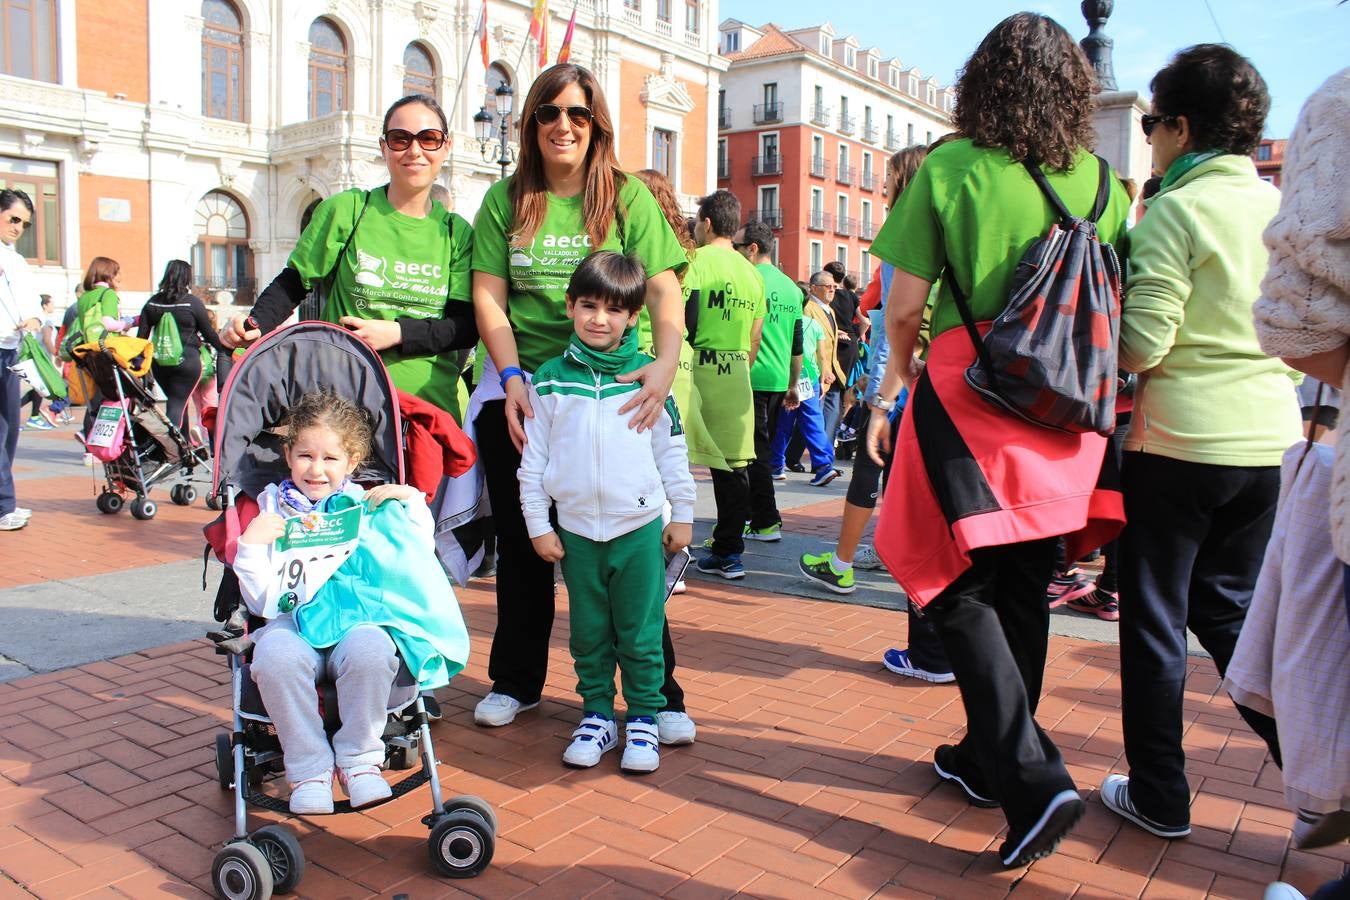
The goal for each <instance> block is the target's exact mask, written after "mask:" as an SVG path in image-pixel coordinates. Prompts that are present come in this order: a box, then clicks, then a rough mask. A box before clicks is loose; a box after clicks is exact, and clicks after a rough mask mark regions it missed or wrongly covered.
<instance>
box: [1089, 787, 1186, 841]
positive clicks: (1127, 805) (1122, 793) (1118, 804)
mask: <svg viewBox="0 0 1350 900" xmlns="http://www.w3.org/2000/svg"><path fill="white" fill-rule="evenodd" d="M1102 803H1104V804H1106V808H1107V809H1109V810H1111V812H1113V813H1115V814H1116V815H1118V816H1120V817H1121V818H1122V819H1129V820H1130V821H1131V822H1133V823H1134V824H1136V825H1138V826H1139V827H1140V828H1142V829H1144V830H1145V831H1147V832H1148V833H1149V834H1153V835H1157V836H1158V837H1160V838H1167V839H1169V840H1172V839H1174V838H1183V837H1185V836H1186V835H1188V834H1190V833H1191V826H1190V825H1164V824H1162V823H1161V822H1155V821H1153V820H1152V819H1150V818H1149V817H1148V816H1146V815H1144V814H1143V813H1141V812H1140V811H1139V810H1137V809H1135V806H1134V801H1133V800H1131V799H1130V779H1129V776H1126V775H1107V776H1106V780H1105V781H1103V782H1102Z"/></svg>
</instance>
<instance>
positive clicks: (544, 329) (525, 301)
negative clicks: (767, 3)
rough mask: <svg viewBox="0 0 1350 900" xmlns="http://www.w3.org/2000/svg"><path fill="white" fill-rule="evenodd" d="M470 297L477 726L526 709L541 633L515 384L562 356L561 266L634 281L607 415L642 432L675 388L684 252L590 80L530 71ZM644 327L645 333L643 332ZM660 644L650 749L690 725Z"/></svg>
mask: <svg viewBox="0 0 1350 900" xmlns="http://www.w3.org/2000/svg"><path fill="white" fill-rule="evenodd" d="M474 233H475V244H474V255H473V269H474V272H473V301H474V309H475V312H476V313H477V316H478V331H479V333H480V334H481V335H482V337H483V343H484V344H485V345H486V347H487V351H488V357H489V358H488V359H487V360H486V361H485V365H484V370H483V377H482V379H481V380H480V381H479V384H478V388H477V390H476V392H475V397H474V402H475V405H478V404H481V411H480V412H479V413H478V415H477V417H476V419H475V424H476V430H477V441H478V448H479V459H481V460H482V462H483V466H484V470H485V473H486V476H487V490H488V496H489V498H490V499H491V501H492V510H493V519H494V523H495V525H496V529H497V630H496V633H495V634H494V636H493V640H492V655H491V658H490V660H489V663H488V675H489V676H490V677H491V679H492V687H491V690H490V691H489V693H488V695H487V696H486V697H484V698H483V700H482V701H481V702H479V704H478V706H477V708H476V709H475V710H474V719H475V721H477V722H478V724H480V725H505V724H507V723H509V722H511V721H512V720H513V719H514V718H515V717H516V714H517V713H518V712H520V711H521V710H522V709H529V708H533V707H535V706H538V705H539V698H540V694H541V693H542V691H543V688H544V680H545V676H546V674H547V667H548V641H549V635H550V633H551V632H552V630H553V616H554V581H553V563H551V562H545V561H544V560H542V559H540V558H539V556H538V555H536V554H535V552H534V547H533V545H532V544H531V542H530V536H529V534H528V533H527V531H526V528H525V519H524V516H523V515H522V513H521V507H520V485H519V482H518V481H517V480H516V472H517V470H518V469H519V468H520V458H521V448H522V447H523V446H524V441H525V432H524V428H523V426H522V422H523V420H524V419H525V418H526V417H531V418H532V417H533V415H534V412H533V410H532V409H531V408H530V404H529V400H528V393H527V391H526V386H525V379H526V378H528V377H529V373H531V372H533V371H534V370H535V369H536V368H537V367H538V366H539V365H540V364H541V363H543V362H544V361H545V360H547V359H550V358H552V357H555V356H558V355H560V354H561V353H562V352H563V351H564V350H565V349H567V345H568V342H569V340H570V338H571V335H572V332H573V329H572V325H571V322H569V321H568V318H567V309H566V303H565V292H566V288H567V284H568V281H569V280H570V279H571V276H572V273H573V271H575V270H576V268H577V266H578V265H580V264H581V261H582V260H583V259H584V258H585V257H586V256H587V255H589V254H590V253H592V252H593V251H596V250H616V251H619V252H621V253H624V254H633V255H636V256H637V258H638V259H639V260H640V261H641V262H642V266H643V270H644V271H645V273H646V275H647V293H646V307H645V310H644V316H643V317H642V319H643V320H646V321H645V322H642V321H640V324H639V328H640V329H642V328H644V327H649V328H651V330H652V335H651V338H650V339H646V338H645V337H642V336H640V337H639V344H640V345H647V346H652V347H653V349H654V351H655V352H654V356H655V357H656V361H655V362H652V363H649V364H648V365H647V366H644V367H643V368H641V369H638V370H637V371H635V372H633V373H631V374H628V375H620V376H618V377H619V380H620V381H625V382H631V381H640V382H642V387H641V389H640V390H639V391H636V392H634V393H633V394H632V399H631V400H630V401H629V402H628V403H627V404H625V405H624V406H623V407H621V408H620V411H619V412H620V415H624V416H629V417H631V418H630V422H629V424H630V426H632V427H635V428H639V429H645V428H650V427H651V426H652V425H653V423H654V422H655V421H656V419H657V417H658V416H659V414H660V412H661V409H662V407H663V405H664V404H665V401H666V398H667V397H668V396H669V395H670V388H671V384H672V382H673V381H674V379H675V369H676V366H677V362H678V359H679V354H680V343H681V333H682V326H683V316H682V304H681V297H680V284H679V279H678V277H677V273H678V272H680V271H682V270H683V269H684V267H685V266H686V265H687V264H688V257H687V256H686V255H685V250H684V248H683V247H682V246H680V242H679V241H678V240H676V238H675V233H674V232H673V231H672V230H671V228H670V225H669V224H667V222H666V219H665V217H664V216H663V215H662V214H661V209H660V208H659V207H658V206H657V204H656V201H655V200H653V199H652V195H651V192H650V191H648V190H647V188H646V187H645V186H643V184H642V182H640V181H639V180H638V179H636V178H634V177H632V176H631V175H627V174H625V173H624V172H623V171H622V170H621V169H620V168H619V165H618V160H617V158H616V156H615V133H614V123H613V120H612V119H611V118H610V115H609V106H608V105H607V104H606V102H605V96H604V93H603V92H602V90H601V89H600V85H599V83H598V82H597V81H596V80H595V77H594V76H593V75H592V74H591V73H590V72H589V71H587V70H586V69H584V68H582V67H581V66H577V65H572V64H570V63H564V64H560V65H556V66H553V67H552V68H550V69H546V70H545V71H544V72H542V73H541V74H540V75H539V77H538V78H537V79H535V82H534V84H533V85H531V86H530V90H529V93H528V94H527V95H526V97H525V102H524V104H523V107H522V109H521V134H520V157H519V161H518V162H517V165H516V171H515V174H514V175H512V176H511V177H510V178H508V179H506V180H505V181H499V182H497V183H496V184H494V185H493V186H492V187H491V188H490V189H489V190H488V192H487V196H486V197H484V199H483V205H482V206H481V207H480V208H479V210H478V217H477V219H476V220H475V222H474ZM648 322H649V323H650V324H646V323H648ZM664 643H665V646H666V674H667V677H666V684H665V686H664V687H663V689H662V692H663V694H664V695H665V700H666V708H665V709H663V710H662V711H661V712H660V713H659V714H658V716H657V721H658V727H659V729H660V732H661V739H662V742H663V743H672V742H674V743H689V742H691V741H693V739H694V725H693V723H692V722H691V721H690V720H689V717H688V716H687V715H685V714H684V703H683V695H682V694H681V693H680V692H679V689H678V685H676V684H675V682H674V678H673V677H672V675H671V673H672V670H673V668H674V653H673V649H674V648H673V647H672V645H671V643H670V636H669V629H668V628H667V629H666V635H665V640H664Z"/></svg>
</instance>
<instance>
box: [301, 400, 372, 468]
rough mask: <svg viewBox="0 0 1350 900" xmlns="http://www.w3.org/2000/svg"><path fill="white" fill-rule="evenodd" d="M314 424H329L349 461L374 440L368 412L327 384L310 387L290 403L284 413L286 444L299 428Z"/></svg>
mask: <svg viewBox="0 0 1350 900" xmlns="http://www.w3.org/2000/svg"><path fill="white" fill-rule="evenodd" d="M315 425H323V426H325V427H327V428H331V429H332V430H333V433H334V434H336V435H337V436H338V440H339V441H341V442H342V449H343V450H346V451H347V455H348V456H350V457H351V458H352V462H353V463H360V462H362V461H363V460H365V459H366V458H367V457H368V456H370V448H371V445H372V444H373V443H374V441H375V429H374V426H373V425H372V424H371V421H370V413H368V412H366V410H364V409H363V408H361V407H360V406H358V405H356V404H355V403H353V402H352V401H351V400H348V399H347V398H346V397H343V396H341V395H339V394H338V393H337V392H336V391H333V390H330V389H327V388H324V389H321V390H317V391H310V392H309V393H308V394H305V395H304V396H303V397H301V398H300V399H299V400H298V401H297V402H296V404H295V405H294V406H292V407H291V409H290V413H289V414H288V415H287V416H286V437H285V443H286V446H287V447H290V446H293V445H294V444H295V442H296V441H298V440H299V439H300V433H301V432H302V431H304V430H305V429H306V428H313V427H314V426H315Z"/></svg>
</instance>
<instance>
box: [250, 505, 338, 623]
mask: <svg viewBox="0 0 1350 900" xmlns="http://www.w3.org/2000/svg"><path fill="white" fill-rule="evenodd" d="M361 510H362V507H360V506H353V507H351V508H350V509H344V510H342V511H341V512H335V513H320V512H312V513H307V514H305V515H303V516H292V517H291V518H289V519H287V520H286V533H285V534H283V535H282V536H281V537H279V538H277V539H276V542H275V543H274V544H273V547H274V548H275V552H274V553H273V554H272V560H273V563H274V565H275V566H276V571H275V572H274V573H273V576H272V589H271V590H269V591H268V592H267V601H266V603H265V604H264V605H263V617H264V618H268V619H274V618H276V617H277V616H279V615H281V614H282V613H288V612H291V611H292V610H294V609H295V608H296V607H297V606H303V605H304V604H306V603H308V602H309V601H310V600H311V599H313V597H314V595H315V594H316V593H318V590H319V588H321V587H323V585H324V583H325V582H327V581H328V579H329V577H331V576H332V574H333V573H334V572H336V571H337V570H338V568H339V567H340V566H341V565H342V564H343V563H344V562H346V561H347V557H349V556H351V555H352V551H353V550H355V549H356V542H357V539H358V538H359V537H360V535H361Z"/></svg>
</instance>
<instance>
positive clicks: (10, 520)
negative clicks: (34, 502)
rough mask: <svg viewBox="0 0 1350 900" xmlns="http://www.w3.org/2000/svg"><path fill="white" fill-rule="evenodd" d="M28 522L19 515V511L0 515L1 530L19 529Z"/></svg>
mask: <svg viewBox="0 0 1350 900" xmlns="http://www.w3.org/2000/svg"><path fill="white" fill-rule="evenodd" d="M27 524H28V520H27V519H26V518H24V517H23V516H21V515H19V514H18V512H12V513H5V514H4V515H3V516H0V531H18V530H19V529H20V528H22V527H23V526H25V525H27Z"/></svg>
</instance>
